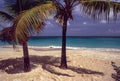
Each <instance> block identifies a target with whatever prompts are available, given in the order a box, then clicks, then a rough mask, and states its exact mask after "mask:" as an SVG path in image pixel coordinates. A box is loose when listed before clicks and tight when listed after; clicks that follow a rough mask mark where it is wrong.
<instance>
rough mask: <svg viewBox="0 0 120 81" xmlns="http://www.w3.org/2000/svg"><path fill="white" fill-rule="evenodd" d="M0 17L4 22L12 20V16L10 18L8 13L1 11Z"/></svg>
mask: <svg viewBox="0 0 120 81" xmlns="http://www.w3.org/2000/svg"><path fill="white" fill-rule="evenodd" d="M0 17H1V20H2V21H5V20H8V21H11V20H13V19H14V17H13V16H11V15H9V14H8V13H6V12H3V11H0Z"/></svg>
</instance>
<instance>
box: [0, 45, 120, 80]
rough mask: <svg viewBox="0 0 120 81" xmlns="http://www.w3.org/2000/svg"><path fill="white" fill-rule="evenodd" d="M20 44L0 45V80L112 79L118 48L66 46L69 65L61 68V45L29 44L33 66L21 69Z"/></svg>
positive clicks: (118, 58) (119, 55)
mask: <svg viewBox="0 0 120 81" xmlns="http://www.w3.org/2000/svg"><path fill="white" fill-rule="evenodd" d="M22 54H23V51H22V47H20V46H18V47H17V49H13V48H12V46H2V47H0V81H114V79H113V78H111V74H112V73H115V71H114V70H113V67H112V66H111V61H113V62H115V63H116V64H117V65H120V49H100V48H99V49H90V48H89V49H88V48H82V49H70V48H68V49H67V61H68V62H67V63H68V69H60V68H59V66H60V56H61V50H60V48H54V47H34V46H29V54H30V62H31V68H32V70H31V71H30V72H27V73H24V72H23V59H22V56H23V55H22Z"/></svg>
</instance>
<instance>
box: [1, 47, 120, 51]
mask: <svg viewBox="0 0 120 81" xmlns="http://www.w3.org/2000/svg"><path fill="white" fill-rule="evenodd" d="M0 47H3V48H9V47H10V48H13V46H12V45H6V46H0ZM16 47H22V46H20V45H17V46H16ZM28 47H29V48H33V49H40V48H48V49H49V48H50V49H61V48H62V46H53V45H51V46H28ZM66 49H70V50H96V51H119V52H120V49H119V48H88V47H70V46H67V47H66Z"/></svg>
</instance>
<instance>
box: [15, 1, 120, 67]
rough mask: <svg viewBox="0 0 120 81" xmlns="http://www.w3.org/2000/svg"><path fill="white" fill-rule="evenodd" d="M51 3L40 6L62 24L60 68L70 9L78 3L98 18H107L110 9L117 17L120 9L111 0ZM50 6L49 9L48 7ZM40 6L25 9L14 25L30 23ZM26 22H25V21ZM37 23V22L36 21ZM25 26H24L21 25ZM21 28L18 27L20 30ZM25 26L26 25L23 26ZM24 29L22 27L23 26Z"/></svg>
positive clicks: (64, 60)
mask: <svg viewBox="0 0 120 81" xmlns="http://www.w3.org/2000/svg"><path fill="white" fill-rule="evenodd" d="M51 1H52V3H51V4H52V5H51V4H46V5H47V6H49V7H45V5H44V7H42V8H43V10H44V9H45V11H43V12H48V11H47V10H49V12H52V13H53V14H55V16H54V18H55V19H56V20H57V21H58V23H59V24H61V25H62V53H61V68H67V60H66V32H67V22H68V20H70V19H73V15H72V11H73V9H74V8H75V7H76V6H77V5H80V9H82V10H83V11H84V12H85V14H88V15H90V16H92V17H94V18H98V19H99V18H100V17H101V16H104V17H106V19H107V20H109V13H110V11H113V12H114V17H115V18H116V17H117V13H118V12H119V10H120V3H119V2H112V1H108V0H106V1H105V0H51ZM48 8H51V9H48ZM40 9H41V6H37V7H34V8H32V9H30V10H29V11H26V12H25V14H23V15H24V16H22V19H19V21H18V23H17V25H16V27H19V26H21V23H22V24H24V25H30V24H31V22H33V21H35V20H36V17H38V16H39V13H41V12H40V11H39V10H40ZM45 15H46V14H45ZM26 22H27V23H26ZM37 23H39V22H37ZM23 27H25V26H23ZM23 27H22V28H23ZM22 28H20V29H21V30H22ZM25 28H26V27H25ZM23 29H24V28H23ZM28 29H29V28H28ZM22 32H24V31H21V33H19V35H21V37H25V36H24V34H22Z"/></svg>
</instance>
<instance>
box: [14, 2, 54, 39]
mask: <svg viewBox="0 0 120 81" xmlns="http://www.w3.org/2000/svg"><path fill="white" fill-rule="evenodd" d="M54 10H55V8H54V7H53V5H52V4H51V3H49V4H43V5H40V6H36V7H34V8H32V9H30V10H26V11H24V12H22V13H20V15H18V16H17V17H16V18H15V20H14V22H15V25H14V26H15V28H16V29H15V31H16V32H15V34H16V37H17V39H19V40H20V39H21V40H24V39H26V37H29V35H30V34H31V33H34V32H36V31H39V30H40V31H42V29H43V26H44V25H45V23H44V22H45V19H46V18H47V17H48V16H49V15H50V14H51V13H54Z"/></svg>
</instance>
